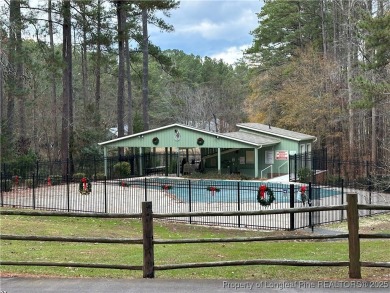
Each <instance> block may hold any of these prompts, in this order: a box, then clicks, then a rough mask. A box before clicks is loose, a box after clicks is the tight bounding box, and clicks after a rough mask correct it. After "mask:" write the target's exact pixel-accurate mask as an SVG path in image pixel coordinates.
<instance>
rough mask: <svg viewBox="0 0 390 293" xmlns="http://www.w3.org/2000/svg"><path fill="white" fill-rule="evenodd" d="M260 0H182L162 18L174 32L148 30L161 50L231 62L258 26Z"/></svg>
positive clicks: (240, 52)
mask: <svg viewBox="0 0 390 293" xmlns="http://www.w3.org/2000/svg"><path fill="white" fill-rule="evenodd" d="M261 6H262V1H261V0H182V1H181V2H180V7H179V8H178V9H176V10H174V11H172V12H171V17H170V18H168V19H166V21H167V22H168V23H170V24H172V25H173V26H174V28H175V31H174V32H172V33H161V32H160V31H158V30H153V28H151V29H150V30H149V32H150V34H151V40H152V42H154V43H155V44H156V45H158V46H160V47H161V49H163V50H165V49H178V50H182V51H183V52H185V53H186V54H194V55H196V56H200V57H205V56H208V57H211V58H218V59H223V60H224V61H225V62H226V63H229V64H232V63H234V61H236V60H237V59H239V58H241V57H242V51H243V50H244V49H245V48H247V47H248V45H246V44H249V43H251V42H252V36H251V35H250V32H251V31H253V30H254V29H255V28H256V27H257V26H258V18H257V15H256V13H258V12H260V10H261Z"/></svg>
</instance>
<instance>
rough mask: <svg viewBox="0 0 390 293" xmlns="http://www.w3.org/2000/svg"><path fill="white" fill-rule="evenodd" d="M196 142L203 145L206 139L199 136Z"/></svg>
mask: <svg viewBox="0 0 390 293" xmlns="http://www.w3.org/2000/svg"><path fill="white" fill-rule="evenodd" d="M196 143H197V144H198V145H203V144H204V139H203V138H201V137H199V138H198V140H197V141H196Z"/></svg>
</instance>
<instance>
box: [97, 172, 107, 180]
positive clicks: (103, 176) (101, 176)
mask: <svg viewBox="0 0 390 293" xmlns="http://www.w3.org/2000/svg"><path fill="white" fill-rule="evenodd" d="M105 176H106V175H104V173H97V174H96V176H95V180H104V178H105Z"/></svg>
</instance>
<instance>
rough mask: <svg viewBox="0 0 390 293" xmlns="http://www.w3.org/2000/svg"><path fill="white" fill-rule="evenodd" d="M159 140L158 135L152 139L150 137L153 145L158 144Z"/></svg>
mask: <svg viewBox="0 0 390 293" xmlns="http://www.w3.org/2000/svg"><path fill="white" fill-rule="evenodd" d="M159 141H160V140H159V139H158V137H153V139H152V142H153V144H154V145H158V143H159Z"/></svg>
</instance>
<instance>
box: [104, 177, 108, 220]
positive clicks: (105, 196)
mask: <svg viewBox="0 0 390 293" xmlns="http://www.w3.org/2000/svg"><path fill="white" fill-rule="evenodd" d="M104 212H105V213H106V214H107V213H108V200H107V176H104Z"/></svg>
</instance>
